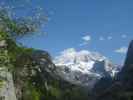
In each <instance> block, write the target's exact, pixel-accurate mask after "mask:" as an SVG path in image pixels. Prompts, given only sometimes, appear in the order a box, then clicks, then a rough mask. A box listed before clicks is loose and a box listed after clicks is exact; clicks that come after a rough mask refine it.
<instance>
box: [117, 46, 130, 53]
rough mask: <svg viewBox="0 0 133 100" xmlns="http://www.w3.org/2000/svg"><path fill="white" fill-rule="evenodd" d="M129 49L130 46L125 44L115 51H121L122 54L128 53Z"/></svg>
mask: <svg viewBox="0 0 133 100" xmlns="http://www.w3.org/2000/svg"><path fill="white" fill-rule="evenodd" d="M127 50H128V48H127V47H124V46H123V47H120V48H118V49H116V50H115V52H116V53H120V54H126V53H127Z"/></svg>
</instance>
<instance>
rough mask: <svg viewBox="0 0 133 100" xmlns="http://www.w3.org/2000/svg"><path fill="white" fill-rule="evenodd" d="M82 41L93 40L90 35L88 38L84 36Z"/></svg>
mask: <svg viewBox="0 0 133 100" xmlns="http://www.w3.org/2000/svg"><path fill="white" fill-rule="evenodd" d="M82 39H83V40H84V41H90V40H91V36H90V35H86V36H83V37H82Z"/></svg>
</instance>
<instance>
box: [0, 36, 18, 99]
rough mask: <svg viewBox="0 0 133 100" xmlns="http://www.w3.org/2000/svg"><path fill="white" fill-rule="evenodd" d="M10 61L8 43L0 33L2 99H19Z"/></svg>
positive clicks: (0, 92)
mask: <svg viewBox="0 0 133 100" xmlns="http://www.w3.org/2000/svg"><path fill="white" fill-rule="evenodd" d="M10 67H12V64H11V63H10V60H9V56H8V51H7V43H6V40H4V39H3V38H2V37H1V35H0V100H17V99H16V94H15V88H14V82H13V77H12V74H11V73H10V72H9V71H8V68H10Z"/></svg>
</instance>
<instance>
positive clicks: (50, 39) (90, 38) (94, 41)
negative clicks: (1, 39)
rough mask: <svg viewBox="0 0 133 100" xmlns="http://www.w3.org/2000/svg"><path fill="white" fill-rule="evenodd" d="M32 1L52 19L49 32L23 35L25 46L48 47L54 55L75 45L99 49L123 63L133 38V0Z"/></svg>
mask: <svg viewBox="0 0 133 100" xmlns="http://www.w3.org/2000/svg"><path fill="white" fill-rule="evenodd" d="M7 1H8V0H7ZM12 1H14V0H12ZM20 1H21V0H20ZM30 1H31V2H30V3H31V4H32V5H33V6H37V5H40V6H41V7H43V8H44V9H45V11H46V12H47V15H48V17H49V21H48V23H47V25H46V26H45V28H43V29H42V31H44V32H46V33H47V35H46V34H44V35H37V36H33V37H28V38H23V39H22V40H21V42H22V43H23V44H24V45H26V46H28V47H34V48H38V49H43V50H47V51H49V53H50V54H51V55H52V56H53V57H54V56H56V55H58V54H59V53H60V52H61V51H63V50H64V49H68V48H75V49H77V50H82V49H85V50H89V51H96V52H99V53H101V54H103V55H105V56H107V57H108V58H109V59H111V60H112V61H113V62H114V63H118V64H120V63H122V62H123V60H124V58H125V51H126V49H127V46H128V44H129V41H130V40H131V39H133V28H132V26H133V6H132V4H133V1H132V0H30Z"/></svg>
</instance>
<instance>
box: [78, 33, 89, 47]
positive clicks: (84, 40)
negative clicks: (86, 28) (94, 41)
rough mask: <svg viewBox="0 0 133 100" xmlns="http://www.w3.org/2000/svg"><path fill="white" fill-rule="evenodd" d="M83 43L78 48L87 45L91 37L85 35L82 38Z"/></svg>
mask: <svg viewBox="0 0 133 100" xmlns="http://www.w3.org/2000/svg"><path fill="white" fill-rule="evenodd" d="M82 40H83V42H82V43H80V44H79V46H84V45H88V44H89V42H90V41H91V36H90V35H86V36H83V37H82Z"/></svg>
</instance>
